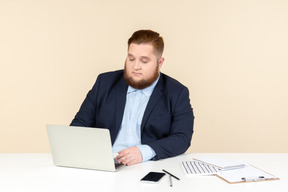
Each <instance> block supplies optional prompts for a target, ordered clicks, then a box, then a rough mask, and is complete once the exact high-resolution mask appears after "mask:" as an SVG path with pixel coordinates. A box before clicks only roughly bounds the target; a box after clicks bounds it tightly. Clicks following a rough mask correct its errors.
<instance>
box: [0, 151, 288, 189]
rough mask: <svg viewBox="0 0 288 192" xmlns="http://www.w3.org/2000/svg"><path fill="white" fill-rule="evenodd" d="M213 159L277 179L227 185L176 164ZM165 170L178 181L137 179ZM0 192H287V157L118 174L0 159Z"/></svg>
mask: <svg viewBox="0 0 288 192" xmlns="http://www.w3.org/2000/svg"><path fill="white" fill-rule="evenodd" d="M204 155H213V156H218V157H223V158H226V159H231V160H243V161H246V162H247V163H250V164H252V165H254V166H256V167H258V168H261V169H263V170H265V171H267V172H269V173H271V174H273V175H275V176H277V177H279V178H280V180H277V181H265V182H253V183H241V184H228V183H226V182H225V181H223V180H221V179H219V178H217V177H215V176H197V177H189V176H185V174H184V172H183V170H182V168H181V166H180V163H181V162H182V160H189V159H191V158H193V157H198V156H204ZM162 169H166V170H167V171H170V172H171V173H173V174H174V175H176V176H177V177H179V178H180V179H181V180H180V181H178V180H175V179H173V187H170V186H169V177H168V176H165V177H164V178H163V179H162V180H161V181H160V183H158V184H145V183H141V182H140V181H139V180H140V179H141V178H142V177H143V176H144V175H145V174H147V173H148V172H149V171H161V170H162ZM0 191H1V192H2V191H3V192H12V191H13V192H16V191H17V192H20V191H21V192H23V191H24V192H26V191H27V192H34V191H35V192H36V191H37V192H46V191H53V192H54V191H59V192H60V191H61V192H66V191H67V192H68V191H69V192H74V191H77V192H90V191H91V192H92V191H93V192H99V191H105V192H107V191H113V192H122V191H123V192H130V191H133V192H135V191H137V192H141V191H145V192H147V191H149V192H153V191H157V192H161V191H165V192H167V191H177V192H185V191H189V192H198V191H212V192H213V191H221V192H226V191H227V192H228V191H229V192H235V191H239V192H240V191H241V192H250V191H251V192H258V191H259V192H260V191H261V192H265V191H270V192H271V191H273V192H282V191H283V192H284V191H285V192H287V191H288V154H247V153H243V154H241V153H238V154H221V153H214V154H207V153H202V154H201V153H197V154H186V155H181V156H178V157H174V158H169V159H165V160H160V161H155V162H154V161H150V162H146V163H142V164H138V165H134V166H130V167H125V168H123V169H121V170H119V171H118V172H102V171H94V170H84V169H74V168H64V167H56V166H54V165H53V162H52V157H51V154H0Z"/></svg>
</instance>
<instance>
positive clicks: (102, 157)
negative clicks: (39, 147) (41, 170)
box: [46, 125, 124, 171]
mask: <svg viewBox="0 0 288 192" xmlns="http://www.w3.org/2000/svg"><path fill="white" fill-rule="evenodd" d="M46 129H47V133H48V138H49V143H50V149H51V153H52V158H53V162H54V164H55V165H56V166H61V167H74V168H83V169H94V170H101V171H116V170H118V169H119V168H121V167H123V166H124V165H122V164H117V161H116V160H115V159H114V157H113V152H112V145H111V139H110V132H109V130H108V129H103V128H91V127H76V126H65V125H46Z"/></svg>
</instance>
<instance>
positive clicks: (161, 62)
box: [158, 57, 165, 69]
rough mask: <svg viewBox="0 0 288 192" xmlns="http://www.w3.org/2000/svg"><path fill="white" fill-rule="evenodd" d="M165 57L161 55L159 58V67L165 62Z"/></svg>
mask: <svg viewBox="0 0 288 192" xmlns="http://www.w3.org/2000/svg"><path fill="white" fill-rule="evenodd" d="M164 60H165V59H164V57H161V58H160V59H159V60H158V67H159V69H160V68H161V67H162V65H163V63H164Z"/></svg>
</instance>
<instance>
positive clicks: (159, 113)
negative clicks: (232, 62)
mask: <svg viewBox="0 0 288 192" xmlns="http://www.w3.org/2000/svg"><path fill="white" fill-rule="evenodd" d="M163 50H164V42H163V38H162V37H161V36H159V34H158V33H157V32H154V31H151V30H139V31H136V32H135V33H134V34H133V35H132V36H131V37H130V39H129V40H128V54H127V58H126V61H125V67H124V71H123V70H119V71H114V72H108V73H103V74H100V75H99V76H98V78H97V80H96V83H95V84H94V86H93V88H92V89H91V90H90V91H89V93H88V94H87V96H86V98H85V100H84V102H83V104H82V105H81V108H80V110H79V111H78V113H77V114H76V116H75V118H74V119H73V121H72V123H71V125H72V126H87V127H98V128H107V129H109V130H110V135H111V141H112V145H113V152H114V153H118V155H117V156H116V159H117V160H118V162H119V163H123V164H126V165H133V164H137V163H141V162H144V161H147V160H150V159H153V160H158V159H163V158H167V157H173V156H176V155H179V154H182V153H184V152H185V151H186V150H187V149H188V147H189V146H190V142H191V138H192V134H193V123H194V115H193V110H192V108H191V105H190V99H189V91H188V89H187V88H186V87H185V86H183V85H182V84H180V83H179V82H178V81H176V80H174V79H172V78H171V77H169V76H167V75H165V74H163V73H160V68H161V67H162V65H163V62H164V58H163V57H162V53H163Z"/></svg>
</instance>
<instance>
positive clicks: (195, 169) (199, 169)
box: [182, 160, 220, 176]
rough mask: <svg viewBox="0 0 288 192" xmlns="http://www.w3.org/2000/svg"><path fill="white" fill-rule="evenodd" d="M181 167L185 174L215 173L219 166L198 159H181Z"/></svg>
mask: <svg viewBox="0 0 288 192" xmlns="http://www.w3.org/2000/svg"><path fill="white" fill-rule="evenodd" d="M182 167H183V169H184V172H185V173H186V174H187V175H191V176H193V175H195V176H196V175H197V176H198V175H215V174H216V173H217V172H219V171H220V170H219V167H216V166H213V165H209V164H206V163H203V162H200V161H194V160H191V161H182Z"/></svg>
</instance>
